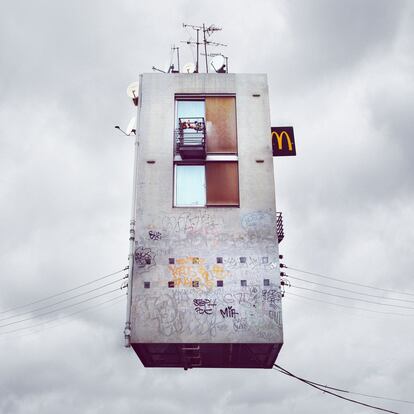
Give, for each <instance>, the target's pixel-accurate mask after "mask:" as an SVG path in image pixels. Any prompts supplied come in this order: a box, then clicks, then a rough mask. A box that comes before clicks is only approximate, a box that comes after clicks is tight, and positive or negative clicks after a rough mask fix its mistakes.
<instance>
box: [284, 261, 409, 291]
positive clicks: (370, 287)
mask: <svg viewBox="0 0 414 414" xmlns="http://www.w3.org/2000/svg"><path fill="white" fill-rule="evenodd" d="M285 267H286V268H287V269H290V270H294V271H296V272H300V273H306V274H308V275H314V276H318V277H322V278H325V279H329V280H335V281H336V282H342V283H347V284H349V285H355V286H361V287H365V288H369V289H375V290H381V291H382V292H389V293H397V294H399V295H407V296H413V297H414V293H411V292H402V291H399V290H393V289H384V288H379V287H377V286H371V285H364V284H362V283H358V282H352V281H349V280H344V279H339V278H335V277H331V276H326V275H322V274H321V273H315V272H308V271H307V270H302V269H298V268H295V267H290V266H285Z"/></svg>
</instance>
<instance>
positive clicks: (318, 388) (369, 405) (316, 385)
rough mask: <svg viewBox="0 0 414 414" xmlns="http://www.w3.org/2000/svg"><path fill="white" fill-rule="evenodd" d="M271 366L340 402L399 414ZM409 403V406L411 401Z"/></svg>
mask: <svg viewBox="0 0 414 414" xmlns="http://www.w3.org/2000/svg"><path fill="white" fill-rule="evenodd" d="M273 366H274V367H275V368H276V370H277V371H278V372H280V373H282V374H284V375H287V376H289V377H292V378H295V379H297V380H299V381H301V382H303V383H305V384H307V385H309V386H311V387H313V388H316V389H317V390H319V391H322V392H324V393H327V394H330V395H333V396H334V397H338V398H340V399H342V400H346V401H349V402H353V403H354V404H359V405H363V406H365V407H369V408H373V409H374V410H379V411H384V412H386V413H391V414H399V413H398V412H396V411H391V410H387V409H386V408H381V407H377V406H375V405H371V404H367V403H364V402H362V401H358V400H354V399H352V398H347V397H344V396H342V395H339V394H336V393H334V392H332V391H329V389H334V390H336V391H339V392H345V393H350V392H349V391H345V390H340V389H338V388H333V387H328V386H326V385H320V384H318V383H316V382H312V381H309V380H306V379H305V378H301V377H298V376H297V375H295V374H292V373H291V372H289V371H288V370H286V369H285V368H282V367H281V366H279V365H276V364H274V365H273ZM376 398H381V399H387V398H385V397H376ZM393 401H399V402H405V401H403V400H393ZM409 403H410V404H411V401H410V402H409Z"/></svg>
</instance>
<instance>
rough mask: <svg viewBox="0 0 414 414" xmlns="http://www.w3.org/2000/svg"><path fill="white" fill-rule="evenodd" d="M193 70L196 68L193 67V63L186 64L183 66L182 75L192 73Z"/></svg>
mask: <svg viewBox="0 0 414 414" xmlns="http://www.w3.org/2000/svg"><path fill="white" fill-rule="evenodd" d="M195 70H196V67H195V65H194V63H191V62H190V63H186V64H185V65H184V68H183V72H184V73H194V72H195Z"/></svg>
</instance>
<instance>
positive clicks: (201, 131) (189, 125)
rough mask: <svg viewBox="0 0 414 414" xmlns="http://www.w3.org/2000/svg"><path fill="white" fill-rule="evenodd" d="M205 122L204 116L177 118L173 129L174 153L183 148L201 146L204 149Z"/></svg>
mask: <svg viewBox="0 0 414 414" xmlns="http://www.w3.org/2000/svg"><path fill="white" fill-rule="evenodd" d="M205 143H206V124H205V122H204V118H196V117H192V118H191V117H190V118H178V128H177V129H176V130H175V144H176V153H180V150H181V149H183V148H187V149H188V148H191V147H202V150H203V151H204V150H205Z"/></svg>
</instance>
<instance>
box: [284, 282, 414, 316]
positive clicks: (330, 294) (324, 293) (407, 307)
mask: <svg viewBox="0 0 414 414" xmlns="http://www.w3.org/2000/svg"><path fill="white" fill-rule="evenodd" d="M291 287H293V288H296V289H302V290H307V291H309V292H315V293H320V294H322V295H328V296H334V297H336V298H342V299H348V300H355V301H358V302H365V303H371V304H373V305H380V306H389V307H392V308H399V309H409V310H414V308H410V307H409V306H401V305H392V304H390V303H381V302H374V301H372V300H366V299H359V298H352V297H349V296H342V295H336V294H334V293H328V292H322V291H320V290H318V291H315V290H313V289H308V288H305V287H303V286H296V285H291Z"/></svg>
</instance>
